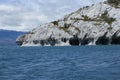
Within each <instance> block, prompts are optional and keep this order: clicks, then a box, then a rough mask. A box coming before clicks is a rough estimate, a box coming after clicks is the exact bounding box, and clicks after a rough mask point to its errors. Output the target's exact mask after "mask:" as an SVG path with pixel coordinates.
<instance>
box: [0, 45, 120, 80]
mask: <svg viewBox="0 0 120 80" xmlns="http://www.w3.org/2000/svg"><path fill="white" fill-rule="evenodd" d="M0 80H120V46H78V47H75V46H72V47H18V46H0Z"/></svg>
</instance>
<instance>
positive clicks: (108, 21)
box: [16, 1, 120, 46]
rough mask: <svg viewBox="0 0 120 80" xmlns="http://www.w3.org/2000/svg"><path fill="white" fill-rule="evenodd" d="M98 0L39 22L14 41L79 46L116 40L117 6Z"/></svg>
mask: <svg viewBox="0 0 120 80" xmlns="http://www.w3.org/2000/svg"><path fill="white" fill-rule="evenodd" d="M114 5H115V4H112V3H111V2H108V1H106V2H100V3H97V4H93V5H90V6H86V7H83V8H80V9H78V10H77V11H75V12H72V13H71V14H68V15H66V16H65V17H64V18H63V19H59V20H56V21H52V22H50V23H46V24H43V25H40V26H39V27H37V28H35V29H33V30H32V31H30V32H28V33H27V34H25V35H22V36H19V37H18V38H17V40H16V43H17V44H18V45H21V46H80V45H111V44H120V31H119V30H120V6H119V4H118V5H116V6H114Z"/></svg>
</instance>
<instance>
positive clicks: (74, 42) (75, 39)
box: [69, 35, 80, 46]
mask: <svg viewBox="0 0 120 80" xmlns="http://www.w3.org/2000/svg"><path fill="white" fill-rule="evenodd" d="M69 44H70V45H72V46H79V45H80V39H79V38H78V36H77V35H74V36H73V37H72V38H70V39H69Z"/></svg>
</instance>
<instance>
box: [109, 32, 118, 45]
mask: <svg viewBox="0 0 120 80" xmlns="http://www.w3.org/2000/svg"><path fill="white" fill-rule="evenodd" d="M119 34H120V30H118V31H117V32H115V33H114V34H113V36H112V38H111V44H114V45H119V44H120V35H119Z"/></svg>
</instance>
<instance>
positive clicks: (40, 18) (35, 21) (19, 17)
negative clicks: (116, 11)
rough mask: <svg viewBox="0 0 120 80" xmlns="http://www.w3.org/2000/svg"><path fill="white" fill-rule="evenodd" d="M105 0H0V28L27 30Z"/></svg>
mask: <svg viewBox="0 0 120 80" xmlns="http://www.w3.org/2000/svg"><path fill="white" fill-rule="evenodd" d="M102 1H105V0H0V29H6V30H16V31H29V30H32V29H33V28H35V27H38V26H39V25H41V24H45V23H49V22H52V21H54V20H58V19H62V18H63V17H64V16H65V15H66V14H69V13H71V12H74V11H75V10H78V9H79V8H81V7H83V6H87V5H90V4H94V3H97V2H102Z"/></svg>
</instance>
